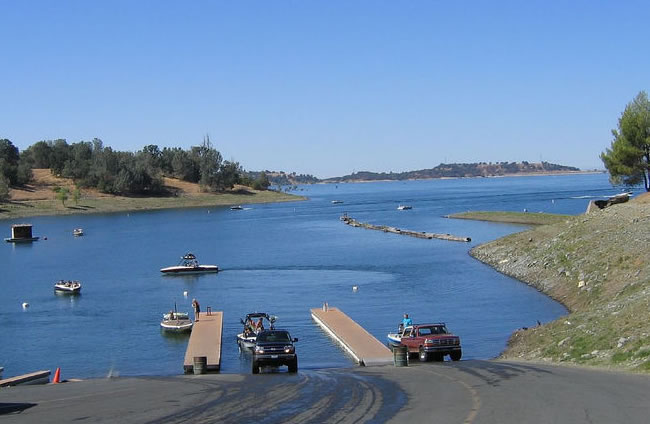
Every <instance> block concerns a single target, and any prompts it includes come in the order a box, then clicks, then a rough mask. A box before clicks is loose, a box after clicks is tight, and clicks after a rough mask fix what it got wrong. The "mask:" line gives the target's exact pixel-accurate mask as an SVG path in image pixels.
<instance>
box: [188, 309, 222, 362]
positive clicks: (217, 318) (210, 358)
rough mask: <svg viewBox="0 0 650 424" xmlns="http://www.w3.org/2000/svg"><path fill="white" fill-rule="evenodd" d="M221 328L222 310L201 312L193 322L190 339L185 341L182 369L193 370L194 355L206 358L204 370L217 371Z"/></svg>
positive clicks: (219, 356) (219, 358) (219, 357)
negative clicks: (185, 348) (197, 319)
mask: <svg viewBox="0 0 650 424" xmlns="http://www.w3.org/2000/svg"><path fill="white" fill-rule="evenodd" d="M222 330H223V312H221V311H217V312H211V313H210V315H208V313H206V312H201V313H200V315H199V321H198V322H194V326H193V327H192V334H191V335H190V341H189V342H188V343H187V350H186V351H185V360H184V361H183V370H184V371H185V373H192V372H193V371H194V357H195V356H205V357H206V358H207V364H206V370H207V371H219V368H221V332H222Z"/></svg>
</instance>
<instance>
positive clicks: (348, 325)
mask: <svg viewBox="0 0 650 424" xmlns="http://www.w3.org/2000/svg"><path fill="white" fill-rule="evenodd" d="M311 317H312V318H313V319H314V321H316V323H318V325H320V326H321V327H322V328H323V329H324V330H325V331H326V332H327V333H328V334H329V335H330V336H332V337H333V338H334V340H336V341H337V342H339V343H340V344H341V346H343V348H344V349H345V350H346V351H347V352H348V353H349V354H350V355H352V357H353V358H354V360H355V361H357V363H358V364H359V365H362V366H372V365H386V364H392V363H393V353H392V352H391V351H390V349H388V347H386V346H385V345H384V344H382V343H381V342H380V341H379V340H377V339H376V338H375V337H373V336H372V335H371V334H370V333H368V332H367V331H366V330H365V329H364V328H363V327H361V326H360V325H359V324H357V323H356V322H354V321H353V320H352V319H351V318H350V317H349V316H347V315H345V314H344V313H343V312H341V311H340V310H339V309H338V308H332V307H329V308H328V309H327V311H324V310H323V309H322V308H314V309H312V310H311Z"/></svg>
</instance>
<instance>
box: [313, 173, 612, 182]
mask: <svg viewBox="0 0 650 424" xmlns="http://www.w3.org/2000/svg"><path fill="white" fill-rule="evenodd" d="M604 173H605V171H545V172H517V173H513V174H503V175H485V176H483V175H476V176H471V177H431V178H404V179H401V180H390V179H382V180H339V181H320V182H318V183H315V184H347V183H386V182H400V181H428V180H460V179H478V178H507V177H548V176H554V175H589V174H604Z"/></svg>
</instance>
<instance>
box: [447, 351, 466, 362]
mask: <svg viewBox="0 0 650 424" xmlns="http://www.w3.org/2000/svg"><path fill="white" fill-rule="evenodd" d="M462 356H463V352H461V351H460V350H457V351H454V352H451V353H450V354H449V357H450V358H451V360H452V361H460V358H461V357H462Z"/></svg>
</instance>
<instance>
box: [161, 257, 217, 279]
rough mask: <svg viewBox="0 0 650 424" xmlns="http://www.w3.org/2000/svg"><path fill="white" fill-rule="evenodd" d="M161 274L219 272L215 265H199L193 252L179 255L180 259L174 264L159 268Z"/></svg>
mask: <svg viewBox="0 0 650 424" xmlns="http://www.w3.org/2000/svg"><path fill="white" fill-rule="evenodd" d="M160 272H162V273H163V274H174V275H179V274H198V273H207V272H219V267H218V266H216V265H200V264H199V261H198V260H197V259H196V256H195V255H194V254H193V253H187V254H186V255H183V256H181V261H180V262H179V264H178V265H176V266H168V267H167V268H162V269H161V270H160Z"/></svg>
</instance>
